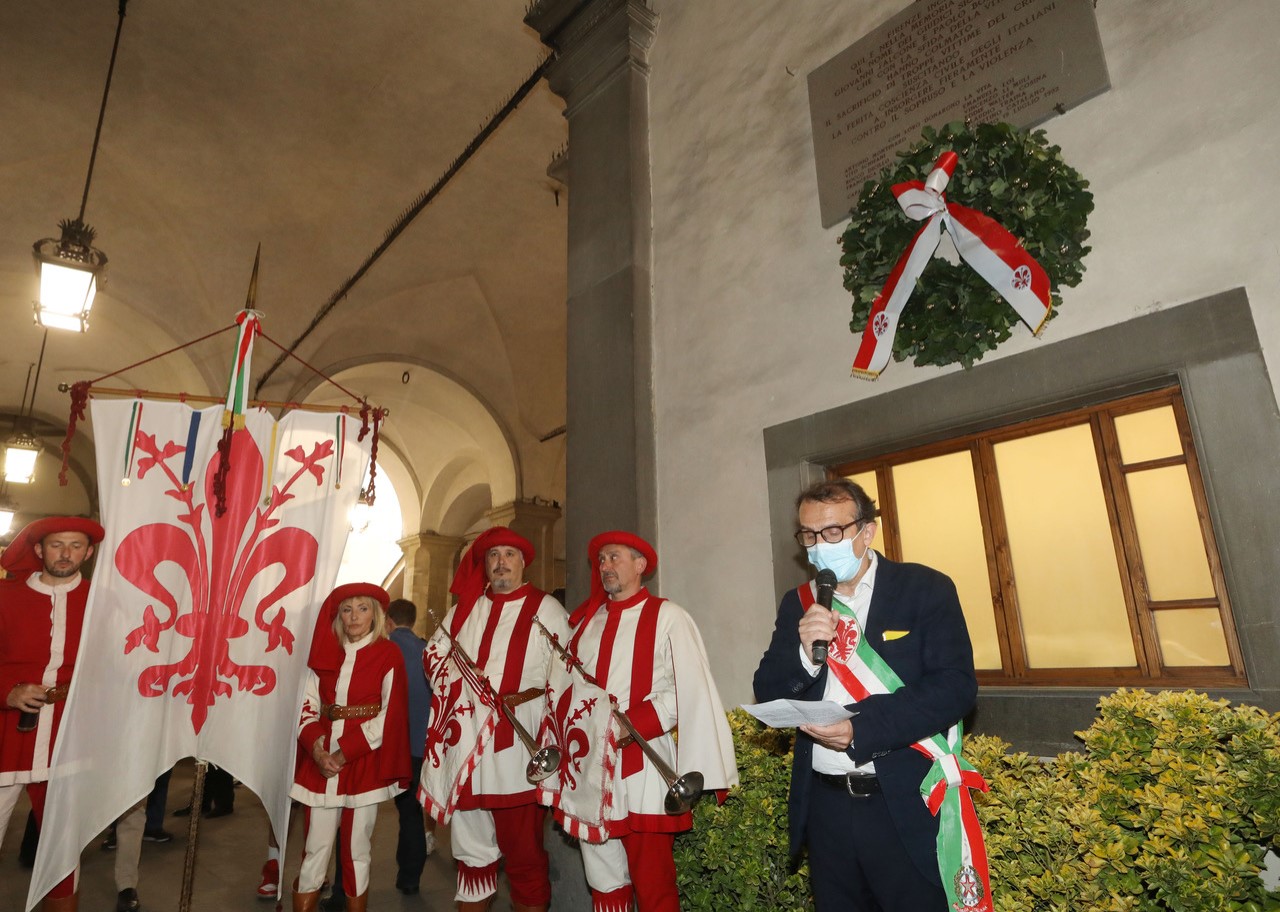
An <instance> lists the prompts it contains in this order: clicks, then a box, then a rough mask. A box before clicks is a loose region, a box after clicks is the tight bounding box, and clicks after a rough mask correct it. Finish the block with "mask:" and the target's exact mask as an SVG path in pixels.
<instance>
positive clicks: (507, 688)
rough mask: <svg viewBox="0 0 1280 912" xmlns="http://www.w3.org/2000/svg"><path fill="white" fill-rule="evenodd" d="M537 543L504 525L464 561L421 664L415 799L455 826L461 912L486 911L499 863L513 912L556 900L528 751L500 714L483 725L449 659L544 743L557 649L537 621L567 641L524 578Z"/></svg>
mask: <svg viewBox="0 0 1280 912" xmlns="http://www.w3.org/2000/svg"><path fill="white" fill-rule="evenodd" d="M533 558H534V550H533V544H532V543H531V542H529V540H528V539H526V538H524V537H523V536H520V535H517V534H516V533H515V532H512V531H511V530H510V529H508V528H506V527H505V526H497V527H495V528H493V529H489V530H487V531H486V532H484V533H483V534H482V535H481V536H480V537H479V538H477V539H476V540H475V543H474V544H473V545H472V546H471V550H470V551H468V552H467V553H466V554H465V555H464V556H463V558H462V563H461V564H460V565H459V566H458V571H457V573H456V574H455V575H454V578H453V585H452V586H450V587H449V589H450V591H451V592H453V593H454V594H455V595H456V596H457V597H458V602H457V604H456V605H455V606H454V607H453V609H452V610H451V611H450V612H449V614H448V615H447V616H446V617H445V619H444V622H443V623H442V625H441V628H442V629H441V630H437V631H436V634H435V636H433V637H432V638H431V642H430V643H429V644H428V646H427V651H426V653H425V654H424V656H423V662H424V665H425V666H426V670H427V676H428V678H430V679H431V682H432V684H431V690H432V701H431V725H430V728H429V729H428V730H427V744H426V757H427V760H426V761H425V762H424V766H423V774H422V789H421V792H420V793H419V797H420V798H421V799H422V802H423V804H424V806H425V807H426V808H427V810H428V811H429V812H430V813H431V815H432V816H433V817H435V818H436V820H438V821H439V822H440V823H445V824H448V825H449V827H450V830H449V832H450V837H451V839H452V848H453V857H454V858H455V859H456V860H457V862H458V891H457V894H456V899H457V902H458V908H459V909H460V910H464V912H482V910H485V909H487V908H488V907H489V905H490V904H491V903H492V901H493V894H494V893H495V892H496V891H497V888H498V862H499V861H500V860H503V859H505V864H504V868H505V870H506V872H507V880H508V881H509V883H510V887H511V904H512V906H513V907H514V908H515V910H516V912H541V910H545V909H546V908H547V904H548V903H549V902H550V900H551V881H550V879H549V877H548V874H547V852H546V849H545V848H544V847H543V843H542V831H543V821H544V818H545V813H546V812H545V809H543V808H542V807H540V806H539V805H538V804H537V802H536V798H535V794H534V786H533V784H532V783H531V782H530V781H529V779H528V777H527V776H526V767H527V766H528V763H529V751H528V750H527V749H526V748H525V746H524V744H523V743H522V742H521V740H520V739H519V738H518V737H517V736H516V732H515V729H514V728H513V726H512V725H511V723H510V722H509V721H508V720H507V719H506V718H505V716H504V715H503V714H502V713H496V712H490V713H488V714H487V715H486V718H487V719H488V720H490V724H478V723H477V713H476V712H475V705H474V702H475V701H473V700H471V699H470V697H468V696H466V695H465V694H464V690H463V687H462V683H463V682H462V680H461V677H462V674H463V672H464V671H465V668H464V661H463V660H462V659H461V657H460V656H459V655H458V654H457V653H456V652H453V653H452V654H451V650H450V639H449V637H447V636H445V634H444V631H448V633H449V634H450V635H451V636H452V637H453V638H454V639H455V640H456V641H457V643H458V645H459V646H461V648H462V650H464V651H465V652H466V653H467V655H468V656H470V658H471V659H472V660H473V661H474V662H475V664H476V666H477V667H478V668H479V671H480V674H481V675H483V677H484V679H487V685H486V684H483V683H482V684H481V685H480V686H481V688H482V689H483V688H485V687H486V686H487V687H488V688H491V689H492V690H493V691H494V692H495V693H496V694H497V695H498V697H500V698H501V699H502V700H503V701H504V702H505V703H506V704H507V706H509V707H510V708H511V709H512V710H513V711H514V713H515V714H516V716H517V718H518V719H519V720H520V722H521V724H522V725H523V726H524V727H525V729H526V730H527V731H528V732H529V733H531V734H536V733H537V731H538V729H539V726H540V723H541V715H542V708H543V699H542V698H543V696H544V693H545V690H546V684H547V672H548V669H549V666H550V662H551V656H552V650H551V644H550V643H549V642H548V640H547V638H546V635H545V634H544V633H543V632H542V631H541V630H539V629H538V627H537V625H536V624H535V623H534V619H535V618H536V619H537V620H538V621H539V622H540V623H541V624H542V625H543V626H544V627H545V628H546V629H547V630H549V631H550V632H551V633H552V634H554V635H556V636H558V637H560V640H561V641H562V642H563V641H564V639H565V638H566V637H567V635H568V625H567V624H566V619H565V610H564V607H563V606H562V605H561V604H560V603H559V602H557V601H556V600H555V599H554V598H552V597H551V596H549V595H547V594H546V593H545V592H542V591H541V590H539V589H535V588H534V587H533V586H532V585H530V584H528V583H526V582H525V580H524V571H525V567H526V566H527V565H528V564H530V563H531V562H532V561H533Z"/></svg>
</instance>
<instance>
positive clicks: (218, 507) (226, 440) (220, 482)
mask: <svg viewBox="0 0 1280 912" xmlns="http://www.w3.org/2000/svg"><path fill="white" fill-rule="evenodd" d="M234 433H235V430H234V429H233V428H232V427H231V426H228V427H226V428H225V429H224V430H223V431H222V439H221V440H219V441H218V471H217V472H215V473H214V475H213V511H214V514H215V515H216V516H218V518H221V517H222V515H223V514H224V513H226V512H227V472H229V471H230V470H231V435H232V434H234Z"/></svg>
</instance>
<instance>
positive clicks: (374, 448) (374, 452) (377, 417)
mask: <svg viewBox="0 0 1280 912" xmlns="http://www.w3.org/2000/svg"><path fill="white" fill-rule="evenodd" d="M366 408H367V406H366ZM363 411H364V409H361V412H363ZM383 414H385V413H384V412H383V410H382V409H374V410H373V442H372V443H371V444H370V446H369V488H368V490H367V492H366V493H367V494H368V501H369V506H373V502H374V500H375V498H376V497H377V494H376V493H375V492H374V481H375V479H377V477H378V436H379V435H378V426H379V425H380V424H382V416H383ZM357 439H358V440H363V439H364V433H363V432H361V435H360V437H359V438H357Z"/></svg>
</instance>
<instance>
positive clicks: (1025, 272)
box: [1013, 266, 1031, 291]
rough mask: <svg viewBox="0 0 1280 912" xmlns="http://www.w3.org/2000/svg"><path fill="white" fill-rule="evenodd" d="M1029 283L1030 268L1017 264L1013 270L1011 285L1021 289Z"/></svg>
mask: <svg viewBox="0 0 1280 912" xmlns="http://www.w3.org/2000/svg"><path fill="white" fill-rule="evenodd" d="M1030 284H1031V270H1030V269H1029V268H1028V267H1026V266H1019V267H1018V268H1017V269H1015V270H1014V271H1013V287H1014V288H1016V289H1018V290H1019V291H1021V290H1022V289H1024V288H1026V287H1027V286H1029V285H1030Z"/></svg>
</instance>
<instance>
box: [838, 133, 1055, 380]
mask: <svg viewBox="0 0 1280 912" xmlns="http://www.w3.org/2000/svg"><path fill="white" fill-rule="evenodd" d="M956 161H957V156H956V153H954V152H950V151H948V152H944V153H942V155H940V156H939V157H938V161H937V163H936V164H935V165H934V166H933V170H932V171H931V172H929V176H928V178H927V179H926V180H924V181H907V182H906V183H902V184H894V185H893V195H894V197H895V198H896V199H897V200H898V205H899V206H901V207H902V211H903V212H904V213H906V216H907V218H910V219H914V220H916V221H920V220H922V219H923V220H926V221H925V223H924V225H923V226H921V228H920V230H919V231H917V232H916V233H915V236H914V237H912V238H911V243H910V244H908V245H907V249H906V250H904V251H903V252H902V256H900V257H899V258H898V262H897V263H895V264H894V267H893V270H892V271H891V272H890V273H889V278H888V279H886V280H885V283H884V287H883V288H881V289H880V293H879V294H878V295H876V299H875V301H874V302H873V303H872V305H871V313H870V314H869V315H868V317H867V327H866V329H864V330H863V331H862V342H861V344H860V345H859V346H858V354H857V356H856V357H855V358H854V361H853V373H854V374H855V375H856V376H859V377H865V378H867V379H871V380H874V379H875V378H876V377H878V376H879V375H880V372H881V371H882V370H884V368H885V365H887V364H888V363H889V357H890V355H892V354H893V337H894V334H895V333H896V332H897V331H898V318H899V317H900V316H901V315H902V309H903V308H904V307H906V306H907V301H908V299H910V297H911V291H912V289H914V288H915V287H916V281H917V280H918V279H919V278H920V275H921V273H923V272H924V268H925V266H927V265H928V264H929V260H930V259H932V258H933V253H934V251H935V250H937V249H938V244H939V243H940V242H941V240H942V227H943V226H944V225H945V226H946V229H947V232H948V233H949V234H950V235H951V239H952V241H953V242H954V243H955V245H956V251H957V252H958V253H959V254H960V257H961V259H963V260H964V261H965V262H966V263H968V264H969V265H970V266H971V267H972V268H973V271H974V272H976V273H978V275H980V276H982V278H984V279H985V280H986V281H987V284H989V285H990V286H991V287H992V288H994V289H995V290H996V291H997V292H999V294H1000V296H1001V297H1002V298H1004V299H1005V300H1006V301H1008V302H1009V305H1010V306H1011V307H1012V308H1013V309H1014V310H1015V311H1016V312H1017V314H1018V316H1019V317H1021V318H1022V321H1023V322H1024V323H1026V324H1027V326H1029V327H1031V332H1032V334H1038V333H1039V332H1040V329H1041V327H1043V326H1044V321H1045V320H1047V319H1048V317H1049V305H1050V298H1049V277H1048V275H1047V274H1046V273H1045V271H1044V269H1043V268H1042V267H1041V266H1040V264H1039V263H1037V262H1036V261H1035V259H1034V258H1033V257H1032V256H1031V254H1029V253H1027V251H1026V250H1024V249H1023V247H1022V242H1021V241H1019V240H1018V239H1017V238H1016V237H1014V236H1013V235H1012V234H1010V233H1009V232H1008V231H1007V230H1006V229H1005V228H1004V226H1002V225H1001V224H1000V223H999V222H997V221H995V220H994V219H992V218H989V217H987V216H985V215H983V214H982V213H981V212H978V211H976V210H974V209H970V208H969V207H967V206H961V205H959V204H958V203H953V202H950V201H948V200H947V196H946V189H947V183H948V182H949V181H950V180H951V175H952V174H953V173H954V172H955V168H956Z"/></svg>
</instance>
